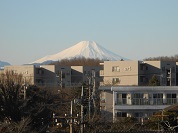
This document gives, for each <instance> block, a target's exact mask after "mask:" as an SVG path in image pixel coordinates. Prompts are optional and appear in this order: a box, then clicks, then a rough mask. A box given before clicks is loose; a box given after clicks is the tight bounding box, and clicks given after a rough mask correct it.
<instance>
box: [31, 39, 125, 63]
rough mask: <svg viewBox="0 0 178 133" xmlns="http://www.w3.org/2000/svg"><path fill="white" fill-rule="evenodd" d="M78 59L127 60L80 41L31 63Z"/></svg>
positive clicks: (87, 42) (96, 45)
mask: <svg viewBox="0 0 178 133" xmlns="http://www.w3.org/2000/svg"><path fill="white" fill-rule="evenodd" d="M80 57H85V58H91V59H100V60H121V59H124V60H127V59H126V58H124V57H122V56H119V55H117V54H115V53H112V52H111V51H109V50H107V49H105V48H103V47H102V46H100V45H99V44H97V43H96V42H93V41H81V42H79V43H77V44H75V45H74V46H72V47H70V48H67V49H65V50H63V51H61V52H59V53H57V54H54V55H48V56H45V57H43V58H41V59H39V60H37V61H34V62H33V63H44V62H52V61H57V60H62V59H72V58H80Z"/></svg>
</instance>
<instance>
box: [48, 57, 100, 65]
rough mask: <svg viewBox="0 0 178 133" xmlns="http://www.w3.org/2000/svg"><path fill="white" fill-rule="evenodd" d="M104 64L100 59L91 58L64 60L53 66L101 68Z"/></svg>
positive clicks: (54, 63)
mask: <svg viewBox="0 0 178 133" xmlns="http://www.w3.org/2000/svg"><path fill="white" fill-rule="evenodd" d="M101 62H103V61H102V60H100V59H90V58H84V57H81V58H73V59H63V60H61V61H56V62H53V63H51V64H53V65H58V66H99V64H100V63H101Z"/></svg>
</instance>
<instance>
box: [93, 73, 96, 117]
mask: <svg viewBox="0 0 178 133" xmlns="http://www.w3.org/2000/svg"><path fill="white" fill-rule="evenodd" d="M95 77H96V75H95V71H94V70H92V80H93V89H92V90H93V91H92V99H93V106H94V114H93V118H94V117H95V115H96V113H97V107H96V78H95Z"/></svg>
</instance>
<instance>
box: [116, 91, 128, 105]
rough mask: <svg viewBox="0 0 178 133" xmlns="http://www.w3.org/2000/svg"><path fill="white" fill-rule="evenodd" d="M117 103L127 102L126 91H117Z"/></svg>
mask: <svg viewBox="0 0 178 133" xmlns="http://www.w3.org/2000/svg"><path fill="white" fill-rule="evenodd" d="M117 104H118V105H122V104H127V94H126V93H117Z"/></svg>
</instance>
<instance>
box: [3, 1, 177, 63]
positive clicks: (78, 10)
mask: <svg viewBox="0 0 178 133" xmlns="http://www.w3.org/2000/svg"><path fill="white" fill-rule="evenodd" d="M85 40H91V41H96V42H97V43H98V44H100V45H102V46H103V47H105V48H106V49H108V50H110V51H112V52H114V53H116V54H119V55H121V56H123V57H126V58H129V59H132V60H142V59H144V58H146V57H155V56H172V55H175V54H178V0H28V1H27V0H16V1H15V0H1V1H0V60H1V61H7V62H9V63H11V64H12V65H21V64H23V63H29V62H33V61H35V60H37V59H39V58H41V57H44V56H46V55H50V54H55V53H58V52H60V51H62V50H64V49H66V48H69V47H71V46H72V45H74V44H76V43H78V42H80V41H85Z"/></svg>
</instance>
